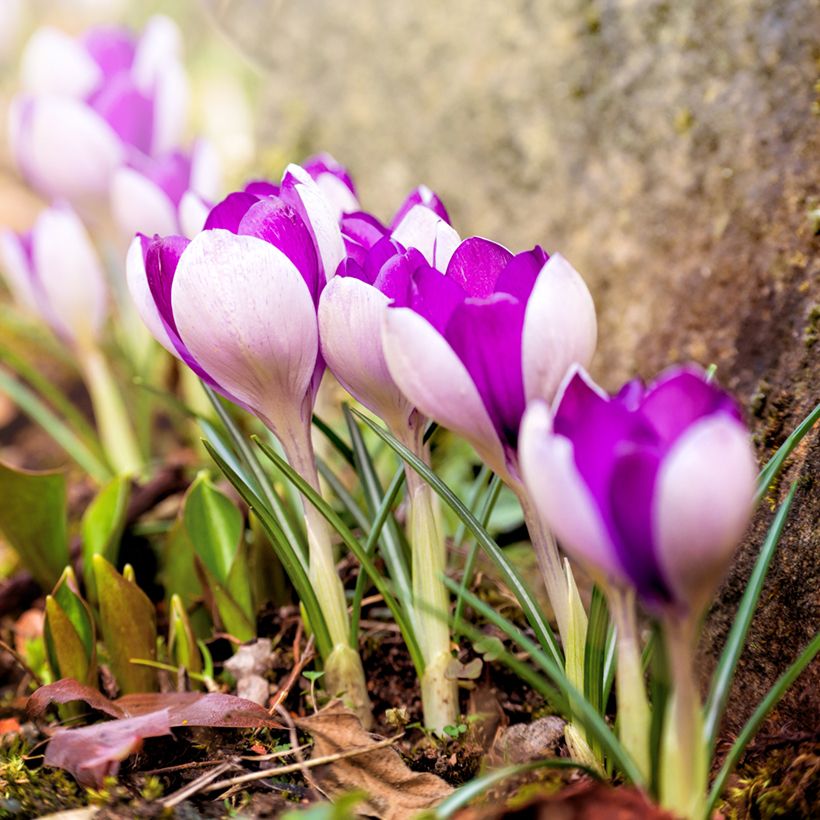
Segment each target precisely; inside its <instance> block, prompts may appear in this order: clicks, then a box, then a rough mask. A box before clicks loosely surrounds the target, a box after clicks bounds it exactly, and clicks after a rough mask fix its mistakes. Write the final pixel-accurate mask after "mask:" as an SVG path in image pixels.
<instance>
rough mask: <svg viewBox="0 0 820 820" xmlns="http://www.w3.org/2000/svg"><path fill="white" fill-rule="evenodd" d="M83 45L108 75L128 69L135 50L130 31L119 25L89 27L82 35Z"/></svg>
mask: <svg viewBox="0 0 820 820" xmlns="http://www.w3.org/2000/svg"><path fill="white" fill-rule="evenodd" d="M83 45H84V46H85V48H86V50H87V51H88V53H89V54H90V55H91V56H92V57H93V58H94V61H95V62H96V63H97V65H98V66H99V67H100V68H101V69H102V71H103V73H104V74H105V75H106V76H108V77H110V76H112V75H114V74H117V73H119V72H120V71H128V70H129V69H130V68H131V66H132V65H133V63H134V54H135V53H136V50H137V47H136V43H135V42H134V38H133V37H132V36H131V32H129V31H128V29H126V28H122V27H120V26H95V27H94V28H92V29H89V30H88V31H87V32H86V33H85V35H84V36H83Z"/></svg>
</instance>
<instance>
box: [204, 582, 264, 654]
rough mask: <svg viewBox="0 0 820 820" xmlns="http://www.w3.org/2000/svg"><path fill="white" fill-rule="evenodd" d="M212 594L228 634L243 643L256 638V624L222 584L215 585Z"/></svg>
mask: <svg viewBox="0 0 820 820" xmlns="http://www.w3.org/2000/svg"><path fill="white" fill-rule="evenodd" d="M211 592H212V593H213V596H214V602H215V603H216V608H217V610H218V611H219V617H220V619H221V621H222V625H223V626H224V627H225V630H226V632H228V634H229V635H233V637H234V638H236V639H237V640H239V641H242V643H245V641H250V640H252V639H253V638H254V637H255V636H256V624H255V623H254V622H253V621H252V620H251V619H249V618H248V615H247V613H246V612H245V611H244V609H243V607H242V606H241V605H240V604H239V603H237V601H236V600H235V599H234V597H233V596H232V595H231V593H230V592H229V591H228V590H227V589H225V587H223V586H222V585H221V584H215V585H214V586H213V588H212V590H211Z"/></svg>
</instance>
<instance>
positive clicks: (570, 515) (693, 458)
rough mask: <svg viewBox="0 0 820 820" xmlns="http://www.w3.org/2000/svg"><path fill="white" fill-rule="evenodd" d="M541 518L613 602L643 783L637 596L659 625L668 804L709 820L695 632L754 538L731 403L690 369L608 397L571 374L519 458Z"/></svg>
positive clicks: (743, 455)
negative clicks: (665, 687)
mask: <svg viewBox="0 0 820 820" xmlns="http://www.w3.org/2000/svg"><path fill="white" fill-rule="evenodd" d="M519 452H520V456H521V463H522V466H523V472H524V477H525V480H526V483H527V486H528V487H529V489H530V493H531V495H532V497H533V499H534V501H535V504H536V507H537V509H538V512H539V513H540V515H541V516H542V518H543V520H544V521H545V523H546V524H547V525H548V526H550V527H551V528H552V529H553V530H554V532H555V533H556V534H557V536H558V538H559V540H560V542H561V544H562V546H563V547H564V548H565V549H566V550H567V552H569V553H570V555H572V556H573V557H574V558H576V559H577V560H578V561H579V562H581V563H583V564H584V565H585V566H586V567H587V568H588V569H589V570H590V572H592V574H593V576H594V577H595V578H596V579H597V580H598V581H599V582H600V583H601V584H602V585H603V586H604V587H605V588H607V589H608V590H609V593H610V594H609V600H610V606H611V608H612V610H613V613H614V615H615V618H616V622H617V625H618V629H619V644H620V646H619V659H618V675H619V686H618V695H619V723H620V726H621V731H622V734H624V733H625V734H624V739H625V741H626V743H627V746H628V747H630V751H631V752H632V753H633V756H634V757H635V758H636V761H637V762H638V763H639V764H640V765H641V766H642V767H643V768H644V770H646V768H647V766H648V763H647V762H648V758H649V750H648V743H649V735H648V731H649V717H648V706H647V704H646V695H645V691H644V684H643V677H642V674H641V666H640V647H639V642H638V638H637V635H636V632H635V621H634V612H632V611H631V606H630V605H629V596H631V595H634V594H637V596H638V598H639V599H640V600H641V601H642V602H643V603H644V604H645V605H646V606H647V607H648V608H649V609H650V610H651V611H653V612H654V613H656V614H657V615H658V617H659V618H660V620H661V622H662V624H663V627H664V633H665V640H666V646H667V651H668V659H669V666H670V670H671V676H672V682H673V691H672V698H671V701H670V706H669V709H668V713H667V718H666V723H665V735H664V740H663V746H662V760H661V800H662V802H663V803H664V805H665V806H667V807H668V808H670V809H673V810H675V811H677V812H679V813H680V814H682V815H684V816H686V817H692V816H699V811H700V810H701V809H702V805H703V799H704V796H705V790H706V777H707V766H708V763H707V757H706V753H705V748H704V740H703V737H702V730H701V723H702V721H701V706H700V699H699V695H698V691H697V685H696V681H695V679H694V673H693V652H694V647H695V641H696V638H697V633H698V625H699V623H700V618H701V616H702V614H703V611H704V609H705V607H706V606H707V604H708V602H709V601H710V600H711V598H712V596H713V594H714V591H715V589H716V588H717V585H718V583H719V582H720V579H721V578H722V576H723V574H724V572H725V571H726V569H727V567H728V564H729V560H730V558H731V556H732V553H733V551H734V549H735V548H736V546H737V544H738V542H739V541H740V538H741V537H742V535H743V532H744V531H745V529H746V527H747V525H748V522H749V517H750V515H751V511H752V507H753V499H754V493H755V477H756V472H757V471H756V466H755V460H754V455H753V451H752V447H751V442H750V439H749V435H748V432H747V430H746V428H745V426H744V425H743V423H742V421H741V419H740V415H739V413H738V410H737V407H736V405H735V403H734V402H733V401H732V400H731V398H730V397H729V396H728V395H726V393H724V392H723V391H722V390H720V389H719V388H718V387H716V386H715V385H713V384H711V383H710V382H709V381H708V380H707V378H706V377H705V374H704V373H703V372H701V371H700V370H698V369H696V368H693V367H678V368H673V369H671V370H669V371H667V372H666V373H664V374H663V375H662V376H661V377H660V378H658V379H657V381H655V382H654V383H653V384H651V385H650V386H649V387H644V385H643V384H642V383H640V382H638V381H634V382H630V383H628V384H627V385H625V386H624V388H623V389H622V390H621V391H620V392H619V393H618V394H617V395H616V396H614V397H609V396H607V395H606V394H605V393H604V392H603V391H601V390H600V388H598V387H597V386H596V385H595V384H594V383H593V382H592V381H591V380H590V379H589V377H588V376H587V375H586V373H585V372H584V371H583V370H580V369H575V370H573V371H571V372H570V374H569V375H568V378H567V380H566V382H565V383H564V386H563V388H562V390H561V391H560V393H559V396H558V398H557V399H556V407H555V410H554V413H550V411H549V409H548V408H547V406H546V405H545V404H543V403H540V402H535V403H533V404H532V405H531V406H530V407H529V408H528V410H527V414H526V417H525V420H524V423H523V426H522V433H521V443H520V447H519Z"/></svg>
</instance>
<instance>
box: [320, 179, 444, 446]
mask: <svg viewBox="0 0 820 820" xmlns="http://www.w3.org/2000/svg"><path fill="white" fill-rule="evenodd" d="M417 199H418V196H417V191H414V192H413V193H411V194H410V196H409V197H408V199H407V200H406V202H405V204H404V205H402V208H401V209H400V213H401V212H404V213H405V215H407V214H408V213H409V212H410V211H411V210H413V209H414V208H419V210H425V209H426V208H427V206H422V205H418V204H415V203H416V200H417ZM428 201H429V202H436V203H439V204H440V200H439V199H438V198H437V197H434V195H432V196H431V197H430V198H429V199H428ZM408 203H410V204H409V205H408ZM441 208H442V210H443V206H441ZM427 212H428V214H429V215H430V217H429V218H428V217H426V216H421V217H417V216H416V215H414V216H413V217H412V219H413V221H414V222H415V223H416V225H417V226H419V227H416V228H414V227H413V225H412V224H411V225H410V227H409V228H407V227H406V226H403V221H404V220H399V222H398V223H397V229H398V230H397V231H395V232H394V233H393V234H392V236H391V235H390V233H389V231H388V229H387V228H385V227H384V226H383V225H382V224H381V223H380V222H379V221H378V220H377V219H376V218H375V217H373V216H371V215H370V214H367V213H363V212H359V213H354V214H348V215H345V216H344V217H343V218H342V221H341V229H342V235H343V237H344V239H345V246H346V249H347V251H348V257H347V259H346V260H345V262H344V263H343V264H342V265H340V266H339V268H338V269H337V271H336V276H335V277H333V279H331V280H330V282H329V283H328V285H327V287H326V288H325V290H324V291H323V293H322V298H321V301H320V303H319V337H320V340H321V346H322V354H323V356H324V358H325V361H326V362H327V363H328V366H329V367H330V370H331V371H332V372H333V375H334V376H336V378H337V380H338V381H339V382H340V383H341V384H342V386H343V387H344V388H345V389H346V390H347V391H348V392H349V393H350V394H351V395H352V396H353V397H354V398H356V399H357V401H359V402H361V403H362V404H363V405H365V407H368V408H370V409H371V410H372V411H373V412H374V413H376V415H378V416H379V417H380V418H382V419H384V421H386V422H387V424H388V426H389V427H390V428H391V429H392V430H393V431H394V432H396V433H397V434H399V435H401V434H402V433H403V431H404V429H405V428H406V426H407V425H406V423H407V420H408V418H409V416H410V414H411V413H412V412H413V409H414V408H413V404H412V403H411V402H410V401H408V399H407V398H406V397H405V396H404V394H403V393H402V392H401V390H400V389H399V388H398V387H397V385H396V383H395V382H394V380H393V378H392V376H391V375H390V373H389V371H388V369H387V363H386V362H385V359H384V352H383V349H382V341H381V328H382V324H383V321H384V315H385V313H386V311H387V307H388V305H389V304H391V303H395V302H396V300H398V302H400V303H401V304H406V303H407V300H408V298H409V295H408V294H409V288H410V287H411V273H412V272H413V271H414V270H415V269H416V268H423V269H424V272H421V273H419V274H418V276H419V277H426V276H428V275H430V274H432V275H433V276H435V277H437V278H440V277H441V274H440V273H438V272H437V271H435V270H433V268H432V265H431V263H432V262H433V261H436V258H437V259H438V260H440V262H445V255H444V250H443V248H444V246H445V245H447V246H448V247H449V246H455V245H457V244H458V241H459V240H458V234H457V233H456V232H455V231H454V230H453V228H451V227H450V226H449V224H447V223H446V222H444V221H443V220H442V218H441V217H440V216H438V215H437V213H436V212H435V211H433V210H428V211H427ZM444 213H446V211H444ZM414 231H415V233H414ZM439 235H444V236H446V238H447V240H446V242H441V243H440V244H439V252H438V254H437V257H436V256H434V255H433V254H431V255H430V258H429V261H428V259H426V258H425V257H424V255H423V254H422V252H421V251H419V250H418V249H417V248H416V247H413V246H412V245H411V244H410V243H413V242H416V243H417V244H419V245H421V246H422V247H423V248H425V249H427V250H428V251H430V250H431V249H432V248H433V247H434V246H435V244H436V238H437V237H438V236H439ZM396 236H401V237H402V238H403V239H404V240H405V242H407V243H408V246H407V247H405V245H403V244H402V243H401V242H399V241H398V240H397V239H396V238H395V237H396Z"/></svg>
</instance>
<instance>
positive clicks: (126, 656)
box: [92, 555, 157, 694]
mask: <svg viewBox="0 0 820 820" xmlns="http://www.w3.org/2000/svg"><path fill="white" fill-rule="evenodd" d="M92 562H93V564H94V573H95V575H96V581H97V597H98V600H99V607H100V628H101V630H102V636H103V640H104V641H105V647H106V650H107V652H108V663H109V666H110V667H111V671H112V673H113V674H114V677H115V678H116V679H117V683H118V684H119V687H120V691H121V692H122V693H123V694H129V693H131V692H153V691H155V690H156V689H157V676H156V672H155V671H154V670H153V669H151V668H149V667H147V666H140V665H138V664H135V663H132V662H131V661H132V660H134V659H136V660H148V661H155V660H156V650H157V627H156V616H155V613H154V605H153V604H152V603H151V601H150V600H149V599H148V596H147V595H146V594H145V593H144V592H143V591H142V590H141V589H140V588H139V587H138V586H137V585H136V584H135V583H132V582H130V581H128V580H126V578H125V577H123V576H122V575H120V574H119V573H118V572H117V570H116V569H114V567H113V566H112V565H111V564H109V563H108V561H106V560H105V558H103V557H102V555H95V556H94V557H93V559H92Z"/></svg>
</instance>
